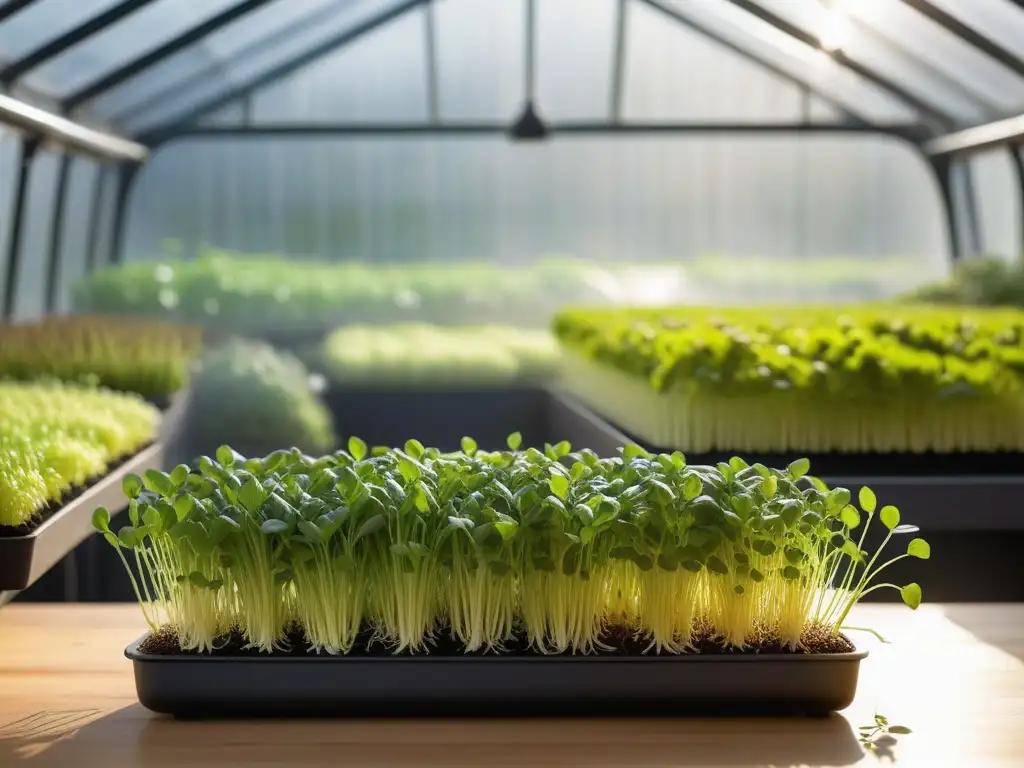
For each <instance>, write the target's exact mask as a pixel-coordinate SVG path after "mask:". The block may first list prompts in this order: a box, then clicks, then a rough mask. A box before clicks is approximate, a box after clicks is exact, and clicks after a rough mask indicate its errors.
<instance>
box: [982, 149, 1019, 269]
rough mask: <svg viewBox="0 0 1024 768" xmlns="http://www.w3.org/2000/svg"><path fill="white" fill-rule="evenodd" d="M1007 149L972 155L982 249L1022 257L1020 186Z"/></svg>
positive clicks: (1005, 256) (1012, 256)
mask: <svg viewBox="0 0 1024 768" xmlns="http://www.w3.org/2000/svg"><path fill="white" fill-rule="evenodd" d="M1009 151H1010V150H1006V149H998V150H993V151H991V152H984V153H981V154H978V155H974V156H972V157H971V161H970V167H971V173H972V176H973V179H972V180H973V182H974V191H975V196H976V200H977V208H978V228H979V229H980V234H981V238H980V239H981V243H980V245H981V250H982V252H983V253H987V254H990V255H994V256H1002V257H1004V258H1007V259H1013V260H1017V259H1019V258H1020V255H1021V252H1022V247H1021V245H1022V244H1021V231H1020V224H1021V221H1020V211H1021V199H1020V196H1021V189H1020V182H1019V181H1018V179H1017V174H1016V173H1015V172H1014V170H1013V164H1012V161H1011V160H1010V156H1009Z"/></svg>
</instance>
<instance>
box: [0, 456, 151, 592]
mask: <svg viewBox="0 0 1024 768" xmlns="http://www.w3.org/2000/svg"><path fill="white" fill-rule="evenodd" d="M162 461H163V446H162V445H161V444H160V443H155V444H153V445H151V446H149V447H148V448H145V449H143V450H142V451H140V452H139V453H137V454H135V455H134V456H133V457H131V458H130V459H128V460H127V461H125V462H123V463H122V464H121V465H120V466H118V467H117V468H116V469H115V470H114V471H113V472H111V473H110V474H108V475H106V476H104V477H103V478H102V479H100V480H98V481H97V482H95V483H93V484H92V485H91V486H89V487H88V488H86V489H85V490H84V491H82V492H81V493H80V494H79V495H78V496H76V497H75V498H74V499H72V500H71V501H70V502H68V503H67V504H65V505H64V506H63V507H61V508H60V509H58V510H57V511H56V512H54V513H53V514H51V515H50V516H49V517H48V518H46V519H45V520H44V521H43V522H42V524H40V525H39V526H38V527H37V528H36V529H35V530H33V531H32V532H31V533H27V534H25V535H24V536H3V537H0V590H21V589H25V588H26V587H27V586H29V585H30V584H32V583H33V582H34V581H35V580H36V579H38V578H39V577H40V576H42V575H43V574H44V573H46V571H48V570H49V569H50V568H52V567H53V566H54V565H55V564H56V563H57V562H58V561H59V560H60V559H61V558H63V557H64V556H65V555H66V554H67V553H68V552H70V551H71V550H73V549H74V548H75V547H76V546H78V544H80V543H81V542H82V541H83V540H84V539H85V538H86V537H88V536H89V535H90V534H91V533H92V513H93V510H95V509H96V507H107V508H109V509H110V510H111V511H112V512H117V511H118V510H120V509H122V508H123V507H125V505H126V504H127V501H126V499H125V497H124V492H123V491H122V490H121V480H122V479H123V478H124V476H125V475H127V474H129V473H135V474H142V473H143V472H145V471H146V470H147V469H150V468H160V467H161V464H162Z"/></svg>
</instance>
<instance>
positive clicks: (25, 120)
mask: <svg viewBox="0 0 1024 768" xmlns="http://www.w3.org/2000/svg"><path fill="white" fill-rule="evenodd" d="M0 123H6V124H8V125H12V126H14V127H15V128H18V129H20V130H22V131H24V132H25V133H27V134H29V135H31V136H37V137H40V138H43V139H47V140H49V141H50V142H52V143H55V144H57V145H59V146H62V147H64V148H66V149H70V150H72V151H75V152H82V153H84V154H87V155H92V156H94V157H100V158H107V159H114V160H131V161H133V162H142V161H143V160H145V159H146V157H148V155H149V150H148V149H146V147H144V146H142V145H141V144H137V143H135V142H134V141H128V140H127V139H122V138H121V137H120V136H114V135H113V134H110V133H103V132H102V131H96V130H93V129H92V128H86V127H85V126H84V125H79V124H78V123H76V122H73V121H71V120H68V119H67V118H64V117H60V116H59V115H55V114H53V113H52V112H47V111H46V110H43V109H39V108H38V107H33V106H31V105H30V104H26V103H24V102H22V101H18V100H17V99H12V98H11V97H10V96H4V95H2V94H0Z"/></svg>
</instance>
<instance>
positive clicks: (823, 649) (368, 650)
mask: <svg viewBox="0 0 1024 768" xmlns="http://www.w3.org/2000/svg"><path fill="white" fill-rule="evenodd" d="M601 644H602V645H604V646H607V647H608V650H602V651H599V652H597V653H595V654H593V655H594V656H641V655H644V654H645V653H647V655H654V652H653V651H651V652H649V653H648V652H647V648H648V646H650V640H649V639H648V638H646V637H644V636H642V635H639V634H637V633H636V632H634V631H633V630H632V629H630V628H628V627H624V626H609V627H607V628H606V629H605V631H604V632H603V634H602V635H601ZM693 646H694V651H693V652H694V653H699V654H713V655H722V654H725V655H741V656H749V655H756V654H765V655H795V656H800V655H808V654H822V653H851V652H853V651H854V650H856V649H855V647H854V645H853V643H851V642H850V641H849V639H847V638H846V637H845V636H844V635H841V634H840V635H834V634H832V632H831V631H830V630H828V629H827V628H825V627H820V626H815V627H808V628H807V629H806V630H805V631H804V634H803V637H802V638H801V646H802V647H798V648H797V649H796V650H795V651H794V650H791V649H790V648H789V647H788V646H783V645H781V644H780V643H779V640H778V637H774V636H772V635H771V634H770V633H765V634H764V635H762V636H761V637H754V638H752V639H751V642H750V643H749V644H748V645H747V646H746V647H745V648H744V649H742V650H741V649H738V648H735V647H733V646H726V645H723V644H722V643H721V642H720V640H719V639H718V638H716V637H714V636H713V634H712V633H711V631H710V629H709V628H708V627H705V626H701V625H698V627H697V631H696V633H695V634H694V639H693ZM139 650H140V651H141V652H142V653H146V654H152V655H155V656H216V657H225V658H226V657H269V656H274V657H281V656H284V657H300V656H308V655H309V654H310V653H311V652H312V651H311V649H310V646H309V643H308V642H307V640H306V637H305V634H304V633H303V631H302V629H301V628H300V627H298V626H294V625H293V626H291V627H289V629H288V631H287V632H286V633H285V637H284V641H283V643H282V648H281V649H280V650H276V651H274V652H272V653H269V654H268V653H264V652H262V651H259V650H256V649H253V648H246V640H245V638H244V637H243V635H242V633H241V632H239V631H237V630H233V631H231V632H230V633H228V634H226V635H224V636H222V637H220V638H219V639H218V641H217V643H216V648H215V649H214V650H213V651H211V652H202V653H201V652H199V651H185V650H182V648H181V646H180V645H179V643H178V635H177V633H176V632H175V631H174V629H173V628H171V627H164V628H163V629H161V630H160V631H159V632H157V633H155V634H151V635H149V636H148V637H147V638H146V639H145V640H143V642H142V643H141V644H140V646H139ZM321 654H323V655H324V656H327V654H326V653H325V652H323V651H321ZM345 655H346V656H348V657H356V658H359V657H368V656H369V657H389V656H430V657H435V658H436V657H452V656H490V657H500V656H532V657H538V658H539V657H542V656H544V655H545V654H541V653H539V652H537V651H536V650H534V649H532V648H530V647H529V644H528V643H527V641H526V637H525V633H519V632H517V633H516V634H515V635H514V636H513V637H512V638H511V639H510V640H508V641H507V642H506V643H505V645H504V648H503V650H502V651H500V652H496V651H472V652H469V653H467V652H466V651H465V650H464V649H463V646H462V644H461V643H460V642H459V641H458V640H457V639H455V638H453V637H452V636H451V634H450V633H449V632H448V630H447V629H446V628H439V629H438V630H437V632H436V633H435V635H434V639H433V642H432V643H431V646H430V648H429V649H428V650H427V651H421V652H418V653H413V652H410V651H403V652H401V653H397V654H396V653H394V652H393V651H392V650H391V649H390V648H389V647H388V645H387V644H386V643H385V642H384V641H382V640H374V639H373V631H372V629H371V628H370V627H369V626H366V627H364V628H363V630H362V631H361V632H360V635H359V637H358V639H357V640H356V643H355V646H354V647H353V648H352V650H351V651H349V652H348V653H347V654H345ZM546 655H548V656H552V655H553V656H557V655H563V656H567V655H570V654H569V653H568V652H566V653H563V654H546ZM665 655H667V656H668V655H671V654H665Z"/></svg>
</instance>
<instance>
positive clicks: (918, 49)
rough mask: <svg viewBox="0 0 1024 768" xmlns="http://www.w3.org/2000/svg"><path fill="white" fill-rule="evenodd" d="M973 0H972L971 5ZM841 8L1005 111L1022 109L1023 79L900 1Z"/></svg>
mask: <svg viewBox="0 0 1024 768" xmlns="http://www.w3.org/2000/svg"><path fill="white" fill-rule="evenodd" d="M973 2H974V0H972V3H973ZM842 8H843V9H844V10H845V11H847V12H848V13H850V14H852V15H853V16H854V17H856V18H858V19H860V20H861V21H864V22H866V23H868V24H870V25H871V26H872V27H874V28H875V29H878V30H883V31H885V32H886V34H888V35H889V36H891V37H895V38H897V39H898V40H900V41H901V43H902V44H903V45H904V46H905V47H906V48H907V49H908V50H910V51H912V52H913V53H914V54H915V55H917V56H919V57H920V58H922V59H925V60H926V61H928V62H929V63H930V64H931V65H933V66H935V67H937V68H938V69H940V70H942V71H943V72H945V73H946V74H948V75H950V76H951V77H954V78H956V79H958V80H960V81H962V82H963V83H964V84H965V85H967V86H969V87H970V88H971V89H972V90H974V91H975V92H977V93H979V94H982V95H983V96H984V97H985V98H986V99H988V100H989V101H991V102H992V103H994V104H995V105H997V106H998V107H999V108H1001V109H1003V110H1006V111H1011V112H1012V111H1014V110H1019V109H1020V108H1021V107H1022V106H1024V78H1022V77H1020V76H1018V75H1016V74H1014V73H1013V72H1011V71H1010V70H1009V69H1007V68H1006V67H1004V66H1003V65H1001V64H999V63H998V62H997V61H995V60H994V59H992V58H989V57H988V56H986V55H985V54H984V53H982V52H981V51H979V50H978V49H977V48H974V47H973V46H971V45H970V44H969V43H967V42H965V41H963V40H961V39H960V38H959V37H957V36H956V35H954V34H952V33H951V32H948V31H947V30H945V29H943V28H942V27H940V26H939V25H938V24H935V23H934V22H932V21H930V20H929V19H927V18H926V17H924V16H923V15H921V14H919V13H917V12H916V11H915V10H914V9H912V8H911V7H909V6H908V5H905V4H904V3H903V2H901V0H875V1H874V2H870V3H866V2H857V1H856V0H846V2H844V3H843V5H842Z"/></svg>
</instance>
